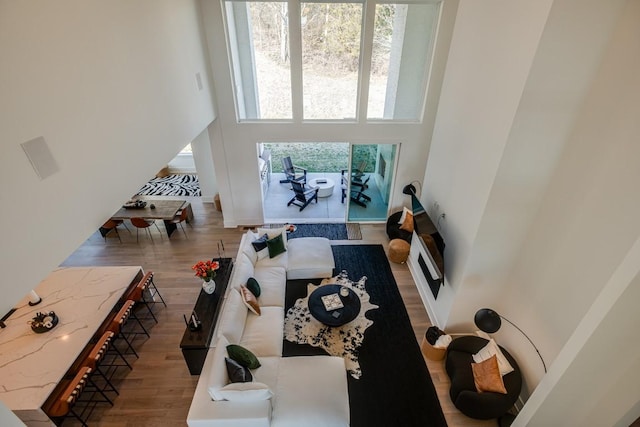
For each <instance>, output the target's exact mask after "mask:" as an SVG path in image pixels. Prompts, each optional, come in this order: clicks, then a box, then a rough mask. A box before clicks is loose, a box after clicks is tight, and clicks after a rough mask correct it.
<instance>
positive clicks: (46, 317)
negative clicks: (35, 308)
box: [29, 311, 59, 334]
mask: <svg viewBox="0 0 640 427" xmlns="http://www.w3.org/2000/svg"><path fill="white" fill-rule="evenodd" d="M58 320H59V319H58V316H57V315H56V313H54V312H53V311H50V312H48V313H38V314H36V317H34V318H33V319H32V320H31V321H30V322H29V323H31V330H33V332H35V333H36V334H42V333H44V332H49V331H50V330H52V329H53V328H54V327H55V326H56V325H57V324H58Z"/></svg>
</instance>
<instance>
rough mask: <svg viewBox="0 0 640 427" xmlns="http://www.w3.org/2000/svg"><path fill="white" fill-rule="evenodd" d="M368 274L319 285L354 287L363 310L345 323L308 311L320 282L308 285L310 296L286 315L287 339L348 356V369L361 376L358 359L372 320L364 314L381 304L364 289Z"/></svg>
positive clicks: (346, 357) (328, 280)
mask: <svg viewBox="0 0 640 427" xmlns="http://www.w3.org/2000/svg"><path fill="white" fill-rule="evenodd" d="M366 281H367V277H366V276H362V278H361V279H360V280H358V281H357V282H353V281H351V280H349V279H347V278H342V277H340V276H337V277H334V278H332V279H325V280H323V281H322V283H320V285H319V286H324V285H327V284H332V283H337V284H339V285H342V286H346V287H348V288H350V289H352V290H353V291H354V292H355V293H356V295H358V297H360V304H361V308H360V314H358V317H356V318H355V319H354V320H352V321H351V322H349V323H346V324H344V325H342V326H335V327H334V326H327V325H325V324H323V323H320V322H319V321H318V320H316V319H315V318H314V317H313V316H312V315H311V313H310V312H309V304H308V301H309V295H311V292H313V291H314V290H315V289H316V288H317V286H316V285H314V284H311V283H309V284H308V285H307V296H306V297H305V298H299V299H298V300H297V301H296V303H295V304H294V305H293V307H291V308H290V309H289V310H288V311H287V315H286V317H285V319H284V338H285V339H286V340H287V341H291V342H295V343H299V344H310V345H312V346H314V347H320V348H322V349H324V350H325V351H326V352H327V353H329V354H330V355H332V356H338V357H342V358H344V360H345V365H346V367H347V372H348V373H349V374H350V375H351V376H352V377H353V378H356V379H358V378H360V376H361V375H362V371H361V370H360V364H359V363H358V353H359V350H360V346H361V345H362V342H363V341H364V331H365V330H366V329H367V328H368V327H369V326H371V325H373V321H372V320H369V319H367V318H366V317H365V313H366V312H367V311H369V310H373V309H376V308H378V306H377V305H375V304H371V303H370V302H369V294H368V293H367V291H366V289H365V282H366Z"/></svg>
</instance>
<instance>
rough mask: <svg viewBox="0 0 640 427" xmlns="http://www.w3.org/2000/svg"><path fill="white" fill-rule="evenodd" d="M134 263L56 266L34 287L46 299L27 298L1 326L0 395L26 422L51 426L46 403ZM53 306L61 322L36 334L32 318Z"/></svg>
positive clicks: (123, 287) (133, 278)
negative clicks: (103, 265)
mask: <svg viewBox="0 0 640 427" xmlns="http://www.w3.org/2000/svg"><path fill="white" fill-rule="evenodd" d="M140 278H142V268H141V267H139V266H136V267H68V268H59V269H56V270H54V271H53V272H52V273H51V274H49V276H47V277H46V278H45V279H44V280H43V281H42V282H40V284H39V285H38V287H37V288H36V289H34V290H35V292H36V293H37V294H38V295H39V296H40V297H41V298H42V302H41V303H39V304H38V305H35V306H30V305H29V298H28V297H25V298H23V299H22V300H21V301H20V302H18V304H16V305H15V308H16V310H15V312H13V313H12V314H11V315H10V316H9V317H8V319H7V320H6V321H5V324H6V328H3V329H0V379H1V383H2V384H0V400H2V402H3V403H4V404H5V405H6V406H7V407H8V408H9V409H11V410H12V411H13V412H14V413H15V414H16V415H17V416H18V417H19V418H20V419H21V420H22V421H23V422H24V423H25V424H26V425H28V426H41V425H42V426H45V425H46V426H51V425H54V424H53V422H52V421H51V420H50V419H49V417H48V416H47V415H46V413H45V412H44V410H43V409H42V406H43V405H44V404H45V402H46V400H47V398H48V397H49V395H50V394H51V393H52V392H53V391H54V389H55V388H56V386H57V384H58V383H59V382H60V380H61V379H62V378H63V377H64V375H65V373H66V372H67V370H69V368H70V367H71V365H72V364H73V362H74V361H75V360H76V358H77V357H78V356H79V355H80V353H81V352H82V350H83V349H84V348H85V346H86V345H87V344H88V343H89V341H90V340H91V338H92V337H93V336H94V334H95V333H96V331H97V330H98V328H99V327H100V325H102V323H103V322H104V321H105V319H107V317H108V316H109V314H110V313H111V312H112V311H113V310H114V307H116V305H117V303H118V302H119V301H120V299H121V298H122V296H123V295H124V294H125V292H126V291H127V289H128V288H129V286H130V285H132V284H134V283H137V281H138V280H140ZM50 311H54V312H55V313H56V315H57V316H58V318H59V323H58V324H57V325H56V326H55V327H53V328H52V329H51V330H50V331H48V332H44V333H40V334H37V333H35V332H34V331H32V330H31V326H30V324H29V323H28V322H29V320H31V319H32V318H33V317H34V316H35V315H36V313H38V312H43V313H48V312H50Z"/></svg>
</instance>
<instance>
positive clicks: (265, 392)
mask: <svg viewBox="0 0 640 427" xmlns="http://www.w3.org/2000/svg"><path fill="white" fill-rule="evenodd" d="M218 393H219V394H220V395H221V396H222V397H223V398H224V399H226V400H229V401H233V402H253V401H256V400H268V399H271V397H272V396H273V393H272V392H271V390H270V389H269V386H268V385H266V384H263V383H259V382H248V383H231V384H227V385H226V386H224V387H222V388H221V389H220V390H219V391H218Z"/></svg>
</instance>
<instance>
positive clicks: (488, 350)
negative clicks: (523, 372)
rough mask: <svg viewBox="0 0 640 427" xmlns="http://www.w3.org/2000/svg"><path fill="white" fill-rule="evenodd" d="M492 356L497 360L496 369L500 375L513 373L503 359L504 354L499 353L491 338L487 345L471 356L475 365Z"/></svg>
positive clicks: (511, 368)
mask: <svg viewBox="0 0 640 427" xmlns="http://www.w3.org/2000/svg"><path fill="white" fill-rule="evenodd" d="M494 354H495V355H496V358H497V359H498V368H499V369H500V375H502V376H505V375H507V374H508V373H509V372H513V366H511V364H510V363H509V361H508V360H507V358H506V357H504V354H502V351H500V347H498V344H496V342H495V341H494V340H493V338H491V339H490V340H489V342H488V343H487V345H485V346H484V347H482V348H481V349H480V351H478V352H477V353H476V354H474V355H473V361H474V362H476V363H480V362H484V361H485V360H487V359H488V358H490V357H491V356H493V355H494Z"/></svg>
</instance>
